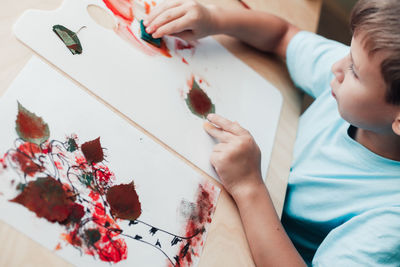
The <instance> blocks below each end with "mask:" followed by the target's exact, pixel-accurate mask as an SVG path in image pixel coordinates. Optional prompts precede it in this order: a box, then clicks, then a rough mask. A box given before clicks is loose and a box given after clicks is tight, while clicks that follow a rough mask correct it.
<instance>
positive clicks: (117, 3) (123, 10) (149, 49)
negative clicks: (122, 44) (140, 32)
mask: <svg viewBox="0 0 400 267" xmlns="http://www.w3.org/2000/svg"><path fill="white" fill-rule="evenodd" d="M103 1H104V3H105V4H106V6H107V7H108V8H109V9H110V10H111V11H112V12H113V13H114V14H115V15H116V16H119V17H121V18H123V19H124V20H125V21H122V22H120V23H118V25H117V27H116V28H115V29H114V31H115V32H116V33H117V34H118V35H119V36H120V37H121V38H123V39H124V40H126V41H127V42H129V43H130V44H131V45H133V46H134V47H136V48H137V49H139V50H141V51H142V52H143V53H145V54H147V55H149V56H154V55H157V54H162V55H164V56H166V57H172V56H171V54H170V53H169V50H168V48H167V46H166V44H165V42H163V41H162V42H161V47H160V48H158V47H156V46H153V45H151V44H148V43H146V44H144V42H142V41H140V40H139V39H138V38H137V37H136V36H135V34H134V33H133V32H132V30H131V29H130V27H129V25H130V24H131V23H132V21H133V18H134V17H133V13H132V5H133V3H131V1H127V0H103ZM145 4H147V3H146V2H145ZM147 5H148V4H147ZM149 10H150V6H149ZM146 12H147V11H146Z"/></svg>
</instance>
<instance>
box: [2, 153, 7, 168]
mask: <svg viewBox="0 0 400 267" xmlns="http://www.w3.org/2000/svg"><path fill="white" fill-rule="evenodd" d="M5 156H6V155H4V157H5ZM0 164H1V166H2V167H3V169H6V168H7V164H6V163H5V161H4V158H0Z"/></svg>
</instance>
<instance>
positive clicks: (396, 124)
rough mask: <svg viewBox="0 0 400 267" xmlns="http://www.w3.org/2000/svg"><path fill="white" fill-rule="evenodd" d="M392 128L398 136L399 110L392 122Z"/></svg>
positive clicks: (399, 124) (399, 132)
mask: <svg viewBox="0 0 400 267" xmlns="http://www.w3.org/2000/svg"><path fill="white" fill-rule="evenodd" d="M392 129H393V132H394V133H395V134H397V135H398V136H400V112H399V114H397V116H396V118H395V119H394V121H393V123H392Z"/></svg>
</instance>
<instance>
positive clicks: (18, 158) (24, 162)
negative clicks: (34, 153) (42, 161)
mask: <svg viewBox="0 0 400 267" xmlns="http://www.w3.org/2000/svg"><path fill="white" fill-rule="evenodd" d="M11 159H12V161H14V162H15V163H17V164H18V165H19V167H20V169H21V171H22V172H23V173H24V174H25V175H28V176H31V177H33V176H35V174H36V173H37V172H42V171H44V167H43V166H40V165H38V164H36V163H35V162H33V161H32V160H31V158H30V157H28V156H27V155H25V154H24V153H22V152H19V151H15V152H13V153H12V154H11Z"/></svg>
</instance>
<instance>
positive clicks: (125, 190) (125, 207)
mask: <svg viewBox="0 0 400 267" xmlns="http://www.w3.org/2000/svg"><path fill="white" fill-rule="evenodd" d="M106 198H107V202H108V204H109V205H110V209H111V214H112V215H113V216H115V217H117V218H120V219H124V220H132V221H133V220H136V219H137V218H138V217H139V216H140V214H141V212H142V211H141V204H140V202H139V196H138V194H137V193H136V190H135V186H134V184H133V182H132V183H130V184H120V185H115V186H112V187H111V188H110V189H108V191H107V193H106Z"/></svg>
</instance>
